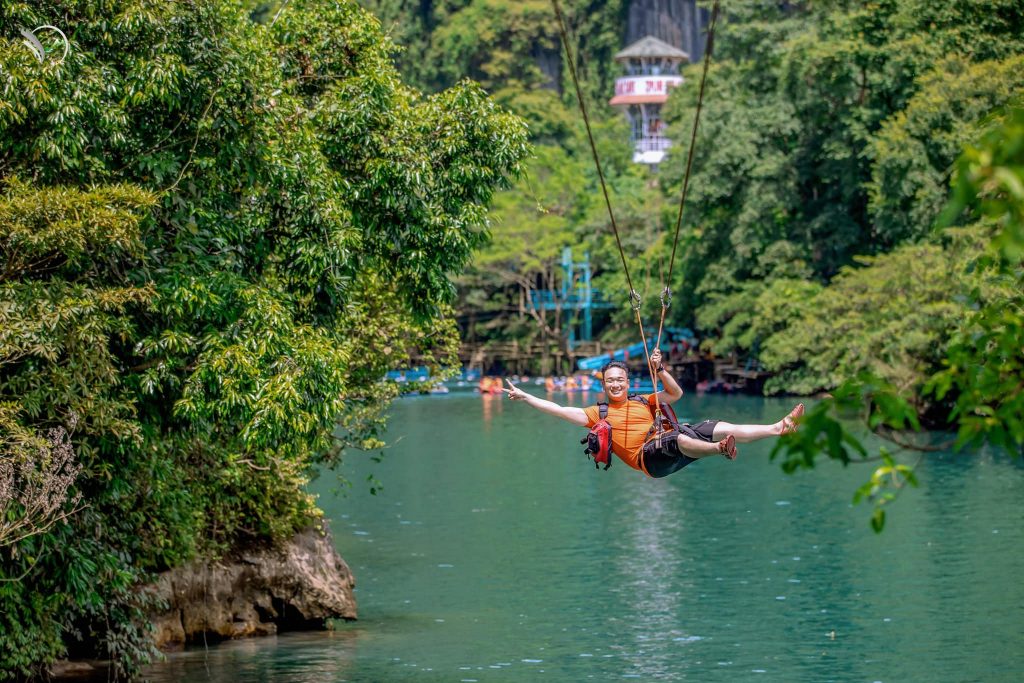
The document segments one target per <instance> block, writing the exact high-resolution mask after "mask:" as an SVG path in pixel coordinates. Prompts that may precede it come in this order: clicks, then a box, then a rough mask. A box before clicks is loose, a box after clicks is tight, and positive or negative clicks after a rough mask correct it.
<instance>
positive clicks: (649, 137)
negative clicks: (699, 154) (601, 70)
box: [608, 36, 690, 166]
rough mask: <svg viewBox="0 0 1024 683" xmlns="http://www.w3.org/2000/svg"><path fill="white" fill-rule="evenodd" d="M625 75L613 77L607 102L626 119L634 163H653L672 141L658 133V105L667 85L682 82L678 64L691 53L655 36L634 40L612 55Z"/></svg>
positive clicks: (666, 97) (661, 101)
mask: <svg viewBox="0 0 1024 683" xmlns="http://www.w3.org/2000/svg"><path fill="white" fill-rule="evenodd" d="M615 61H616V62H619V63H620V64H622V65H623V67H624V68H625V71H626V75H625V76H622V77H621V78H618V79H617V80H616V81H615V97H613V98H612V99H611V100H610V101H609V102H608V104H610V105H612V106H613V107H620V108H622V110H623V111H624V112H625V114H626V118H628V119H629V125H630V131H631V134H630V135H631V139H632V141H633V163H637V164H650V165H652V166H653V165H655V164H659V163H661V161H662V160H663V159H664V158H665V151H666V150H667V149H668V148H669V147H671V146H672V141H671V140H669V139H668V138H666V137H664V136H663V135H662V134H661V131H662V128H663V127H664V124H663V123H662V121H661V105H663V104H664V103H665V101H666V100H667V99H668V91H669V88H674V87H675V86H677V85H681V84H682V82H683V77H682V76H680V75H679V67H680V66H681V65H682V64H683V63H685V62H688V61H690V55H688V54H686V53H685V52H683V51H682V50H680V49H678V48H674V47H672V46H671V45H669V44H668V43H665V42H662V41H660V40H658V39H657V38H655V37H654V36H647V37H646V38H641V39H640V40H638V41H636V42H635V43H633V44H632V45H630V46H629V47H627V48H626V49H624V50H622V51H621V52H619V53H618V54H617V55H615Z"/></svg>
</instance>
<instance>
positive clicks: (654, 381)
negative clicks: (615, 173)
mask: <svg viewBox="0 0 1024 683" xmlns="http://www.w3.org/2000/svg"><path fill="white" fill-rule="evenodd" d="M719 1H720V0H715V4H714V6H713V7H712V9H711V21H710V24H709V27H708V40H707V45H706V47H705V50H704V70H703V73H702V74H701V79H700V91H699V93H698V95H697V110H696V112H695V113H694V118H693V130H692V131H691V133H690V149H689V152H688V154H687V159H686V172H685V174H684V176H683V190H682V195H681V196H680V199H679V212H678V214H677V216H676V228H675V236H674V238H673V241H672V257H671V259H670V260H669V267H668V279H667V280H665V281H664V282H665V288H664V290H663V291H662V295H661V321H660V322H659V323H658V336H657V339H656V340H655V341H656V343H655V348H658V347H659V346H660V344H661V334H662V330H663V329H664V325H665V314H666V312H667V311H668V307H669V305H670V304H671V301H672V289H671V282H672V271H673V269H674V267H675V260H676V250H677V248H678V246H679V230H680V228H681V226H682V222H683V209H684V207H685V205H686V195H687V192H688V190H689V187H690V173H691V171H692V169H693V152H694V148H695V146H696V141H697V127H698V125H699V124H700V114H701V110H702V109H703V106H704V88H705V85H706V83H707V77H708V66H709V65H710V64H711V55H712V53H713V51H714V46H715V26H716V24H717V23H718V13H719ZM551 4H552V5H553V6H554V9H555V16H556V17H557V18H558V30H559V32H560V33H561V37H562V46H563V47H564V48H565V58H566V61H567V62H568V65H569V73H570V74H571V75H572V82H573V86H574V87H575V89H576V100H577V101H578V102H579V105H580V113H582V114H583V123H584V125H585V126H586V129H587V140H588V141H589V142H590V152H591V154H592V155H593V157H594V166H595V167H596V168H597V175H598V178H599V179H600V181H601V192H602V193H603V194H604V203H605V207H606V208H607V209H608V218H609V220H610V221H611V224H612V232H613V233H614V235H615V245H616V246H617V247H618V250H619V258H620V259H621V260H622V271H623V273H624V274H625V276H626V284H627V285H628V286H629V302H630V306H631V307H632V308H633V313H634V314H635V315H636V322H637V327H638V328H639V329H640V340H641V342H643V347H644V358H645V360H646V361H647V369H648V370H649V371H650V374H651V385H652V387H653V388H654V393H655V395H657V393H658V377H657V373H656V372H655V370H654V368H652V367H651V356H650V351H649V349H648V347H647V336H646V334H645V333H644V325H643V320H642V318H641V317H640V295H639V294H638V293H637V291H636V288H634V287H633V280H632V278H631V277H630V275H629V265H628V264H627V263H626V252H625V251H624V250H623V248H622V240H621V238H620V237H619V228H618V225H617V224H616V222H615V213H614V212H613V211H612V203H611V199H609V197H608V186H607V183H606V182H605V179H604V170H603V169H602V167H601V159H600V157H599V156H598V154H597V145H595V144H594V135H593V133H592V132H591V130H590V117H589V116H588V115H587V106H586V104H585V102H584V101H583V91H582V90H581V89H580V81H579V77H578V76H577V74H576V61H575V59H574V58H573V54H572V49H571V48H570V46H569V33H568V31H567V30H566V28H565V18H564V16H563V15H562V8H561V5H559V3H558V0H551ZM656 403H657V405H656V408H655V416H654V420H655V425H656V427H657V429H658V437H659V440H660V435H661V422H662V421H661V406H660V402H656Z"/></svg>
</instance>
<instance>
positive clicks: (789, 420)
mask: <svg viewBox="0 0 1024 683" xmlns="http://www.w3.org/2000/svg"><path fill="white" fill-rule="evenodd" d="M803 414H804V404H803V403H798V404H797V405H796V407H795V408H793V410H791V411H790V412H789V415H787V416H786V417H784V418H782V419H781V420H779V421H778V422H776V423H775V424H770V425H735V424H732V423H731V422H719V423H718V424H716V425H715V431H714V433H713V434H712V437H711V438H712V439H714V440H715V441H720V440H722V439H724V438H725V437H727V436H730V435H732V436H735V437H736V441H737V442H739V443H750V442H751V441H757V440H759V439H767V438H769V437H772V436H780V435H782V434H786V433H788V432H791V431H793V430H794V429H796V420H797V419H798V418H799V417H801V416H802V415H803ZM687 455H690V454H689V453H687ZM690 457H691V458H693V457H696V456H693V455H691V456H690Z"/></svg>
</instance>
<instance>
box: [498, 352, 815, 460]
mask: <svg viewBox="0 0 1024 683" xmlns="http://www.w3.org/2000/svg"><path fill="white" fill-rule="evenodd" d="M651 367H652V368H653V369H654V370H655V371H656V372H657V376H658V378H659V380H660V381H661V382H662V383H663V384H664V389H662V390H661V391H659V392H658V393H657V394H648V395H647V396H644V397H643V399H642V401H638V400H635V399H634V400H630V399H629V369H628V368H627V367H626V364H625V363H622V362H621V361H611V362H609V363H607V364H606V365H605V366H604V368H603V369H602V371H601V373H602V374H601V377H602V380H601V381H602V383H603V385H604V393H605V396H607V397H608V404H607V420H608V422H609V423H610V424H611V428H612V429H611V451H612V453H614V454H615V455H617V456H618V457H619V459H620V460H622V462H624V463H626V464H627V465H629V466H630V467H632V468H633V469H637V470H640V471H641V472H643V473H644V474H646V475H648V476H650V477H665V476H668V475H669V474H672V473H673V472H677V471H678V470H681V469H682V468H684V467H686V466H687V465H689V464H690V463H691V462H693V461H695V460H698V459H700V458H706V457H707V456H709V455H724V456H725V457H727V458H729V459H730V460H734V459H735V458H736V444H737V442H739V443H747V442H751V441H757V440H759V439H767V438H769V437H773V436H779V435H781V434H786V433H789V432H791V431H793V430H795V429H796V420H797V419H798V418H799V417H800V416H802V415H803V414H804V404H802V403H798V404H797V406H796V407H795V408H793V410H792V411H790V413H789V415H787V416H786V417H784V418H782V419H781V420H779V421H778V422H776V423H775V424H770V425H736V424H731V423H729V422H722V421H720V420H704V421H703V422H701V423H699V424H696V425H689V424H681V425H679V429H678V430H675V429H672V430H670V431H665V432H662V433H661V434H660V438H659V436H658V435H657V434H656V433H655V431H656V430H653V426H654V415H653V413H654V411H655V409H656V406H657V405H658V404H659V403H666V404H671V403H675V402H676V401H678V400H679V399H680V397H682V395H683V390H682V389H681V388H680V387H679V384H677V383H676V380H675V378H674V377H673V376H672V375H671V373H669V372H668V371H667V370H665V367H664V366H663V365H662V364H661V351H660V350H659V349H655V350H654V353H652V354H651ZM506 381H507V382H508V385H509V386H510V387H511V389H505V388H503V389H502V390H503V391H504V392H505V393H506V394H508V397H509V398H510V399H512V400H513V401H526V403H527V404H528V405H531V406H533V407H534V408H536V409H537V410H540V411H541V412H544V413H548V414H549V415H554V416H555V417H560V418H562V419H563V420H568V421H569V422H571V423H573V424H574V425H579V426H580V427H593V426H594V425H595V424H597V423H598V420H600V410H601V407H600V404H598V405H593V406H590V407H588V408H575V407H572V406H560V405H558V404H557V403H553V402H551V401H546V400H544V399H542V398H538V397H536V396H534V395H533V394H528V393H526V392H525V391H523V390H522V389H519V388H518V387H516V385H515V384H513V383H512V381H511V380H506Z"/></svg>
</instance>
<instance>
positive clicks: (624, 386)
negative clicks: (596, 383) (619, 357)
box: [604, 368, 629, 403]
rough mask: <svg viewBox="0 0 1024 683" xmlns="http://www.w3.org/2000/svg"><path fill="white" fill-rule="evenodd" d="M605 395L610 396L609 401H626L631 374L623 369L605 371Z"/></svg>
mask: <svg viewBox="0 0 1024 683" xmlns="http://www.w3.org/2000/svg"><path fill="white" fill-rule="evenodd" d="M604 393H605V394H607V395H608V400H609V401H612V402H615V403H617V402H619V401H625V400H626V397H627V395H628V393H629V373H627V372H626V371H625V370H623V369H622V368H608V369H607V370H605V373H604Z"/></svg>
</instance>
